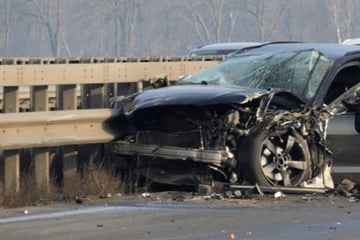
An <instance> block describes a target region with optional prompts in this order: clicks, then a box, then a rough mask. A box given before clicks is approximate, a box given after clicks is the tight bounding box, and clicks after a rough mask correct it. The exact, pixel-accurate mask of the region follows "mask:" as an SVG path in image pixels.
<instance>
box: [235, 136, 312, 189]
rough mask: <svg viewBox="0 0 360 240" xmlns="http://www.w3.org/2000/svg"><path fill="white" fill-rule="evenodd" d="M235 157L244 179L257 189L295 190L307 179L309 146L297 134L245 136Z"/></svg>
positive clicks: (309, 160)
mask: <svg viewBox="0 0 360 240" xmlns="http://www.w3.org/2000/svg"><path fill="white" fill-rule="evenodd" d="M238 157H239V159H241V164H240V166H239V167H240V169H241V171H242V173H243V175H244V176H245V177H246V179H247V180H250V181H251V182H254V183H258V184H259V185H263V186H286V187H295V186H298V185H299V184H300V183H301V182H303V181H304V180H307V178H308V177H309V175H310V168H311V159H310V153H309V149H308V145H307V142H306V141H305V139H304V138H303V137H302V136H301V135H300V134H299V133H298V132H297V131H296V130H292V129H289V130H287V131H281V132H280V131H278V132H269V131H266V130H263V131H260V132H258V133H257V134H254V135H252V136H248V137H247V138H246V139H245V140H244V142H243V143H242V147H241V150H240V151H239V156H238Z"/></svg>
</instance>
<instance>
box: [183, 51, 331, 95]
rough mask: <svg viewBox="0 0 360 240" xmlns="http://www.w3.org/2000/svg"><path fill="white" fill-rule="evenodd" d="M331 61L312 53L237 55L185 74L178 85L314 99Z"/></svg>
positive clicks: (315, 52)
mask: <svg viewBox="0 0 360 240" xmlns="http://www.w3.org/2000/svg"><path fill="white" fill-rule="evenodd" d="M331 64H332V60H331V59H329V58H327V57H325V56H323V55H321V54H320V53H319V52H317V51H315V50H306V51H294V52H282V53H275V54H274V53H271V54H261V55H238V56H234V57H230V58H228V59H227V60H225V61H223V62H221V63H219V64H217V65H215V66H212V67H209V68H206V69H203V70H202V71H200V72H198V73H196V74H193V75H188V76H186V77H184V78H182V79H180V80H178V81H177V84H179V85H181V84H209V85H220V86H245V87H252V88H261V89H267V88H285V89H288V90H290V91H292V92H293V93H295V94H296V95H298V96H299V97H302V98H304V99H307V100H311V99H313V97H314V96H315V94H316V92H317V90H318V88H319V86H320V83H321V81H322V79H323V78H324V75H325V74H326V72H327V70H328V69H329V67H330V66H331Z"/></svg>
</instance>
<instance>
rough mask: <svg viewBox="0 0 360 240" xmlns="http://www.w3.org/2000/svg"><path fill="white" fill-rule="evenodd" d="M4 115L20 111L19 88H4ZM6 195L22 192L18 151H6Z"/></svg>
mask: <svg viewBox="0 0 360 240" xmlns="http://www.w3.org/2000/svg"><path fill="white" fill-rule="evenodd" d="M3 98H4V109H3V110H4V113H12V112H18V111H19V107H20V105H19V88H18V87H4V96H3ZM4 165H5V166H4V168H5V179H4V181H5V194H7V195H8V194H11V193H14V192H19V190H20V154H19V151H18V150H13V151H5V157H4Z"/></svg>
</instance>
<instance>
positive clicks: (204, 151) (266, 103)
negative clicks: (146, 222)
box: [112, 43, 360, 187]
mask: <svg viewBox="0 0 360 240" xmlns="http://www.w3.org/2000/svg"><path fill="white" fill-rule="evenodd" d="M163 85H167V84H163ZM113 101H114V102H113V103H114V108H116V111H117V113H118V114H117V116H116V118H115V119H114V120H113V121H112V128H115V129H116V130H117V131H118V133H119V135H118V138H117V140H116V141H114V142H113V143H112V148H113V152H114V153H116V154H117V155H119V156H123V157H124V158H126V159H127V160H128V161H129V162H130V163H131V164H132V166H134V169H135V172H136V174H137V176H138V177H140V176H141V177H144V178H146V179H150V180H151V181H154V182H160V183H167V184H177V185H191V184H199V183H203V182H206V183H209V182H213V181H221V182H228V183H252V184H255V183H257V184H259V185H263V186H285V187H297V186H302V187H307V186H316V187H333V179H332V176H331V175H330V170H331V168H332V162H333V161H334V162H335V163H339V164H340V165H341V164H342V165H343V166H342V167H345V165H346V166H348V165H347V163H346V161H350V163H351V161H352V163H351V164H356V161H357V158H358V156H359V153H360V150H358V149H357V148H358V146H360V145H359V144H360V140H359V131H360V123H359V122H360V121H359V113H360V46H350V45H348V46H345V45H337V44H320V43H267V44H263V45H260V46H255V47H250V48H248V49H242V50H240V51H239V52H237V53H235V54H233V55H232V56H229V57H228V58H227V59H226V60H224V61H222V62H220V63H219V64H217V65H215V66H212V67H209V68H206V69H203V70H202V71H200V72H198V73H196V74H193V75H189V76H185V77H182V78H180V79H179V80H177V81H176V83H175V85H173V86H164V87H161V88H158V89H154V90H148V91H144V92H138V93H135V94H133V95H130V96H127V97H119V98H116V99H114V100H113ZM338 115H343V116H341V118H338ZM330 119H331V120H330ZM328 132H331V134H333V135H334V136H335V137H334V136H332V138H331V141H330V142H331V143H330V144H329V140H327V137H330V136H328V135H330V134H328ZM338 136H339V137H342V138H344V136H345V139H351V140H350V141H351V142H350V141H347V143H346V144H343V143H342V146H341V149H337V144H338V143H337V137H338ZM346 137H349V138H346ZM342 141H343V140H342ZM339 145H341V144H339ZM329 146H330V147H329ZM331 150H333V151H334V150H335V151H336V150H338V151H337V152H336V153H335V154H332V152H331ZM344 152H345V153H346V154H348V156H347V159H343V158H342V153H344ZM334 157H335V158H334ZM345 168H346V167H345ZM345 168H343V169H345Z"/></svg>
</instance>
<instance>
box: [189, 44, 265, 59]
mask: <svg viewBox="0 0 360 240" xmlns="http://www.w3.org/2000/svg"><path fill="white" fill-rule="evenodd" d="M256 45H260V43H258V42H227V43H214V44H208V45H203V46H200V47H198V48H196V49H194V50H192V51H191V52H190V54H189V56H190V57H195V56H214V55H228V54H230V53H233V52H236V51H238V50H240V49H244V48H248V47H252V46H256Z"/></svg>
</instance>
